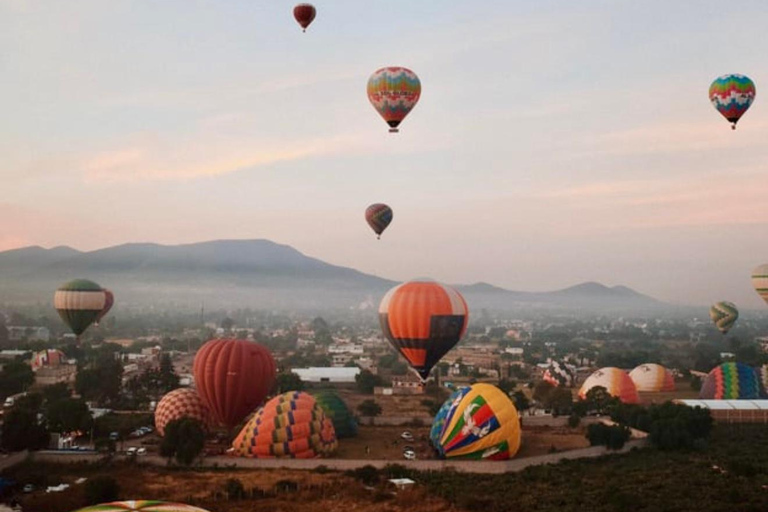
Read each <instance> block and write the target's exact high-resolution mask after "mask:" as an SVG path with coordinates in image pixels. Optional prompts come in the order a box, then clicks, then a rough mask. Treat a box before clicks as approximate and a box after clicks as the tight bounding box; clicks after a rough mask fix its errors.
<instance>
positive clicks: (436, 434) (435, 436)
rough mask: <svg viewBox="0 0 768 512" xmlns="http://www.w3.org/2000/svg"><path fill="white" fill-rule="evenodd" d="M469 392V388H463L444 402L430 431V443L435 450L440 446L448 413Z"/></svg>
mask: <svg viewBox="0 0 768 512" xmlns="http://www.w3.org/2000/svg"><path fill="white" fill-rule="evenodd" d="M469 391H470V387H469V386H462V387H460V388H458V389H456V390H455V391H454V392H453V393H451V395H450V396H449V397H448V399H447V400H446V401H445V402H443V405H441V406H440V409H438V411H437V414H435V418H434V419H433V420H432V428H431V429H430V430H429V441H430V443H432V446H434V447H435V449H437V447H438V446H439V445H440V436H441V435H442V434H443V425H445V419H446V418H447V417H448V412H449V411H450V410H451V408H452V407H453V406H454V402H455V403H456V404H458V402H459V401H461V399H462V398H464V396H465V395H466V394H467V393H469Z"/></svg>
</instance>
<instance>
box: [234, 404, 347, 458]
mask: <svg viewBox="0 0 768 512" xmlns="http://www.w3.org/2000/svg"><path fill="white" fill-rule="evenodd" d="M336 446H337V441H336V432H335V430H334V428H333V422H332V421H331V419H330V418H328V417H327V416H326V415H325V413H324V412H323V408H322V407H320V405H319V404H318V403H317V402H316V401H315V399H314V398H313V397H312V395H310V394H308V393H304V392H300V391H289V392H288V393H283V394H282V395H278V396H276V397H275V398H273V399H272V400H270V401H269V402H267V403H266V404H264V407H262V408H261V409H259V410H258V411H257V412H256V414H254V416H253V418H251V419H250V421H248V423H246V424H245V427H243V430H241V431H240V434H238V436H237V437H236V438H235V440H234V441H233V442H232V448H233V451H234V455H237V456H240V457H257V458H294V459H311V458H315V457H325V456H327V455H330V454H331V453H333V452H334V451H335V450H336Z"/></svg>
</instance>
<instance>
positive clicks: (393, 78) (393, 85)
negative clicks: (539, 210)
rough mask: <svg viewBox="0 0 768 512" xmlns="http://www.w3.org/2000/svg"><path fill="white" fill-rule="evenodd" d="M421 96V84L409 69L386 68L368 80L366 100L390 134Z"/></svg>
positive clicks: (377, 71) (395, 131)
mask: <svg viewBox="0 0 768 512" xmlns="http://www.w3.org/2000/svg"><path fill="white" fill-rule="evenodd" d="M420 96H421V82H419V77H417V76H416V73H414V72H413V71H411V70H410V69H406V68H400V67H387V68H381V69H379V70H376V71H375V72H374V73H373V74H372V75H371V77H370V78H369V79H368V100H369V101H370V102H371V105H373V108H375V109H376V111H377V112H378V113H379V115H381V117H382V118H384V121H386V122H387V124H388V125H389V131H390V133H397V131H398V130H397V127H398V126H399V125H400V123H401V122H402V121H403V119H405V116H407V115H408V113H409V112H410V111H411V110H413V107H415V106H416V103H418V101H419V97H420Z"/></svg>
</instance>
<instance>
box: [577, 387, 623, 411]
mask: <svg viewBox="0 0 768 512" xmlns="http://www.w3.org/2000/svg"><path fill="white" fill-rule="evenodd" d="M618 402H619V399H618V398H615V397H613V396H611V395H610V394H608V390H607V389H605V388H604V387H603V386H595V387H593V388H592V389H590V390H589V391H587V394H586V396H585V399H584V403H585V405H586V408H587V410H588V411H594V412H596V413H597V414H605V413H606V412H608V409H609V408H610V407H611V406H612V405H614V404H616V403H618Z"/></svg>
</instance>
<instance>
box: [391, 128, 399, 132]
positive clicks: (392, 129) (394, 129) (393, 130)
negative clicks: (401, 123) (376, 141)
mask: <svg viewBox="0 0 768 512" xmlns="http://www.w3.org/2000/svg"><path fill="white" fill-rule="evenodd" d="M389 133H400V130H398V129H397V128H390V129H389Z"/></svg>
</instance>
